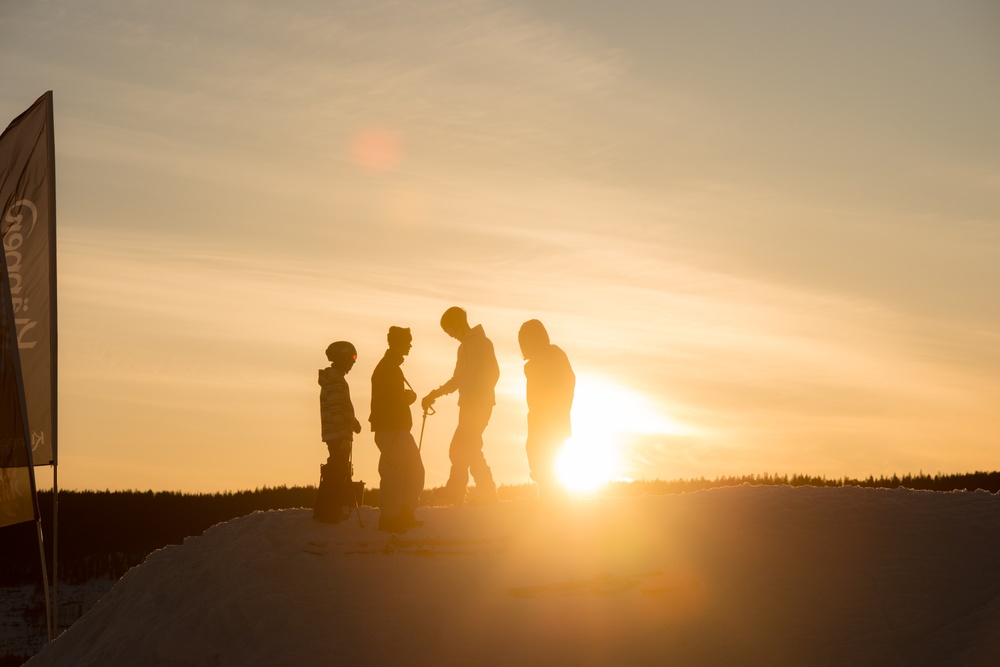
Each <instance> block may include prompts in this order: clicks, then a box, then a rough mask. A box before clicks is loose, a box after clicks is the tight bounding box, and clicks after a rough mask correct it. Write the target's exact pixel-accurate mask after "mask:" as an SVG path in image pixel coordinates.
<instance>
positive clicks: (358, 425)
mask: <svg viewBox="0 0 1000 667" xmlns="http://www.w3.org/2000/svg"><path fill="white" fill-rule="evenodd" d="M354 432H355V433H361V422H359V421H358V420H357V419H355V420H354Z"/></svg>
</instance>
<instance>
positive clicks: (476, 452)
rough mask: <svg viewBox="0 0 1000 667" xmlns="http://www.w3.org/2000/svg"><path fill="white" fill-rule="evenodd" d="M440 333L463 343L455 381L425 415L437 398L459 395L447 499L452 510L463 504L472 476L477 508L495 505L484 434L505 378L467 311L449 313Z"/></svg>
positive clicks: (428, 401) (437, 393)
mask: <svg viewBox="0 0 1000 667" xmlns="http://www.w3.org/2000/svg"><path fill="white" fill-rule="evenodd" d="M441 328H442V329H444V332H445V333H446V334H448V335H449V336H451V337H452V338H454V339H455V340H457V341H458V342H459V346H458V360H457V361H456V363H455V372H454V373H453V374H452V376H451V379H450V380H448V381H447V382H445V383H444V384H443V385H441V386H440V387H438V388H437V389H435V390H434V391H432V392H430V393H429V394H427V396H425V397H424V399H423V400H422V401H421V405H422V406H423V408H424V410H426V409H428V408H429V407H430V406H432V405H433V404H434V401H435V400H436V399H437V398H439V397H441V396H445V395H447V394H450V393H452V392H454V391H457V392H458V427H457V428H456V429H455V435H454V436H453V437H452V439H451V447H450V448H449V449H448V457H449V458H450V459H451V473H450V475H449V476H448V482H447V484H445V499H446V501H447V502H448V503H450V504H453V505H458V504H461V503H463V502H464V501H465V490H466V486H467V485H468V483H469V473H472V478H473V480H475V482H476V495H475V496H474V497H473V498H472V500H473V501H474V502H476V503H490V502H496V501H497V500H498V498H497V487H496V483H495V482H494V481H493V473H492V472H491V471H490V467H489V466H488V465H486V457H485V456H483V431H485V430H486V425H487V424H489V423H490V416H491V415H492V414H493V406H494V405H495V404H496V394H495V392H494V388H495V387H496V384H497V380H498V379H499V378H500V367H499V366H498V365H497V357H496V354H495V353H494V352H493V343H492V342H490V339H489V338H487V337H486V332H485V331H483V326H482V325H481V324H479V325H476V326H475V327H470V326H469V321H468V318H467V316H466V314H465V311H464V310H462V309H461V308H458V307H457V306H455V307H452V308H449V309H448V310H446V311H445V312H444V315H442V316H441Z"/></svg>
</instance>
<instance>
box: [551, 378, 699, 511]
mask: <svg viewBox="0 0 1000 667" xmlns="http://www.w3.org/2000/svg"><path fill="white" fill-rule="evenodd" d="M691 432H692V429H690V428H689V427H686V426H683V425H681V424H678V423H677V422H675V421H673V420H671V419H670V418H669V417H666V416H664V415H663V414H662V413H661V412H659V411H658V410H657V409H656V407H655V406H653V405H652V404H651V401H650V400H649V398H647V397H646V396H644V395H642V394H640V393H638V392H635V391H632V390H631V389H627V388H625V387H622V386H621V385H619V384H617V383H615V382H614V381H611V380H607V379H604V378H599V377H593V376H586V375H578V376H577V385H576V395H575V397H574V399H573V437H571V438H570V439H569V440H567V441H566V446H565V448H564V449H563V451H562V453H561V454H560V456H559V461H558V464H557V469H558V475H559V480H560V482H562V484H563V486H565V487H566V489H567V490H569V491H570V492H575V493H589V492H592V491H595V490H597V489H599V488H600V487H602V486H604V485H605V484H607V483H608V482H609V481H611V480H613V479H615V478H616V477H618V476H619V475H620V474H621V461H620V460H619V450H620V448H621V447H622V446H623V445H625V444H627V443H628V441H629V439H630V438H631V437H632V436H635V435H639V434H643V435H682V434H689V433H691Z"/></svg>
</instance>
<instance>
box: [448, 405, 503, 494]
mask: <svg viewBox="0 0 1000 667" xmlns="http://www.w3.org/2000/svg"><path fill="white" fill-rule="evenodd" d="M492 414H493V406H492V405H462V406H459V408H458V427H457V428H456V429H455V435H454V436H452V438H451V447H449V449H448V458H450V459H451V473H450V474H449V475H448V483H447V484H446V485H445V487H446V488H447V489H448V492H449V494H454V495H455V497H456V498H459V497H460V496H461V497H464V496H465V488H466V486H468V484H469V473H472V479H474V480H475V482H476V488H477V489H479V490H482V491H485V492H487V493H491V492H493V493H495V492H496V483H495V482H494V481H493V472H492V471H491V470H490V467H489V466H488V465H487V464H486V457H485V456H483V431H485V430H486V426H487V424H489V423H490V416H492Z"/></svg>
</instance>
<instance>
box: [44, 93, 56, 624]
mask: <svg viewBox="0 0 1000 667" xmlns="http://www.w3.org/2000/svg"><path fill="white" fill-rule="evenodd" d="M45 94H46V95H47V96H48V98H49V104H48V114H47V116H48V117H47V118H46V128H47V131H46V133H45V134H46V139H47V144H48V145H47V146H46V151H47V152H48V165H49V171H50V172H51V173H49V174H48V176H49V178H48V186H49V187H48V190H49V191H48V200H49V202H48V203H49V216H48V225H49V350H50V353H49V354H50V359H51V364H50V367H49V377H50V383H49V387H50V396H51V400H52V608H53V612H52V613H53V626H54V629H55V635H53V636H52V637H50V638H49V641H52V639H53V638H54V637H55V636H57V635H58V634H59V447H58V445H59V440H58V436H59V411H58V408H59V391H58V388H59V381H58V380H59V372H58V371H59V336H58V333H59V327H58V323H59V318H58V317H57V305H58V299H57V298H56V297H57V290H56V274H57V271H56V137H55V127H56V125H55V118H54V116H55V112H54V111H53V109H54V107H55V103H54V101H53V99H52V91H51V90H49V91H46V93H45Z"/></svg>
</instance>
